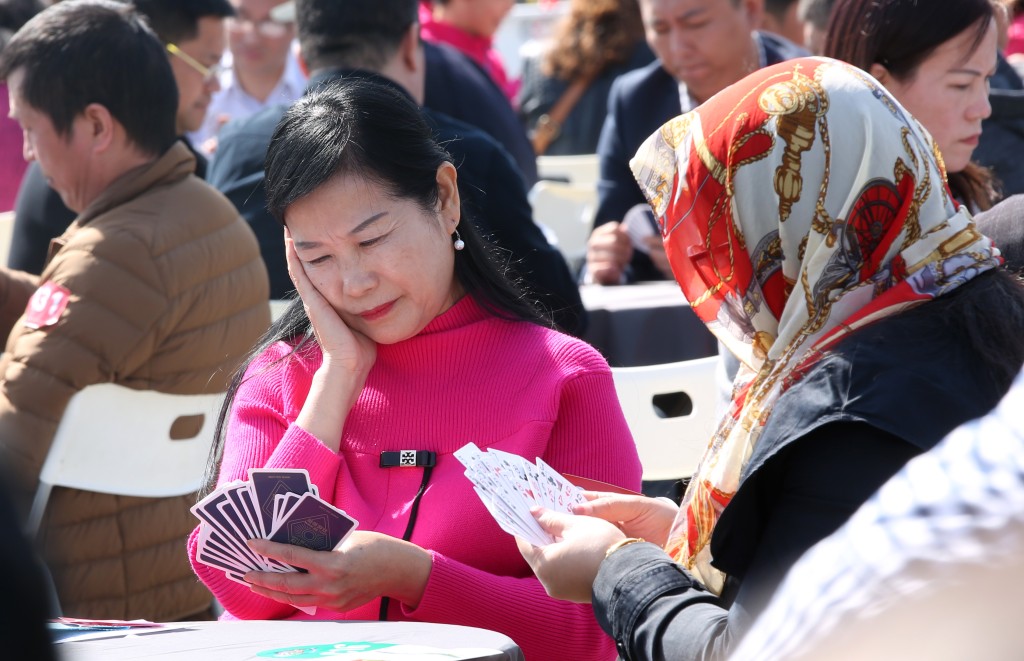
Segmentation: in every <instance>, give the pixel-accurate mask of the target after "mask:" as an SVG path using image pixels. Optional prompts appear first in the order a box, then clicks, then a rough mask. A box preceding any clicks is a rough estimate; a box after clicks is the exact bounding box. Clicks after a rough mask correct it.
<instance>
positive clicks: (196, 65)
mask: <svg viewBox="0 0 1024 661" xmlns="http://www.w3.org/2000/svg"><path fill="white" fill-rule="evenodd" d="M167 52H168V53H170V54H171V55H173V56H174V57H176V58H178V59H179V60H181V61H182V62H184V63H185V64H187V65H189V66H190V67H192V68H193V69H195V70H196V71H198V72H199V75H201V76H202V77H203V82H207V83H208V82H210V81H211V80H213V79H215V78H220V75H221V74H222V73H224V67H222V66H221V65H220V64H214V65H213V66H212V67H208V66H206V65H205V64H203V63H202V62H200V61H199V60H197V59H196V58H194V57H192V56H191V55H189V54H188V53H186V52H185V51H183V50H181V49H180V48H178V46H177V45H176V44H173V43H168V44H167Z"/></svg>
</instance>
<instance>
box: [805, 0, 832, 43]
mask: <svg viewBox="0 0 1024 661" xmlns="http://www.w3.org/2000/svg"><path fill="white" fill-rule="evenodd" d="M834 4H835V0H799V2H798V4H797V10H796V12H797V18H798V19H799V20H800V22H801V23H803V26H804V37H803V40H802V41H801V42H800V43H802V44H803V45H804V46H806V47H807V50H809V51H811V54H812V55H821V54H822V53H823V52H824V51H825V34H826V33H827V32H828V19H829V17H830V16H831V14H832V5H834Z"/></svg>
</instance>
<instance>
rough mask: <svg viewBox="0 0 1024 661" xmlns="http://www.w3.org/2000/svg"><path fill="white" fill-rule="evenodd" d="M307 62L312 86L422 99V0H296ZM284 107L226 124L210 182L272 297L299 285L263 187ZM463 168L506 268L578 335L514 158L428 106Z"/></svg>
mask: <svg viewBox="0 0 1024 661" xmlns="http://www.w3.org/2000/svg"><path fill="white" fill-rule="evenodd" d="M296 11H297V23H298V36H299V46H300V49H301V54H300V56H301V58H302V60H303V61H304V62H305V64H306V66H307V68H308V70H309V71H310V72H311V74H312V77H311V79H310V82H309V89H310V90H313V89H316V88H317V87H318V86H319V85H321V84H323V83H325V82H327V81H333V80H337V79H339V78H346V77H363V78H374V79H381V80H387V81H389V83H390V84H392V85H395V86H397V87H399V88H400V89H402V91H403V93H404V94H407V95H409V96H410V97H411V98H412V99H413V100H415V101H416V102H417V103H418V104H422V101H423V89H424V59H423V44H422V42H421V41H420V38H419V24H418V23H417V0H346V2H334V1H333V0H297V1H296ZM284 111H285V107H284V106H276V107H272V108H268V109H266V110H264V111H261V112H260V113H257V114H256V115H253V116H252V117H249V118H247V119H245V120H241V121H239V122H233V123H232V124H231V125H229V126H227V127H225V128H224V131H223V133H222V135H221V140H220V146H219V148H218V149H217V154H216V155H215V157H214V159H213V164H212V166H211V173H210V182H211V183H212V184H213V185H214V186H215V187H217V188H218V189H219V190H220V191H221V192H223V193H224V194H225V195H227V196H228V198H229V199H230V200H231V201H232V202H234V204H235V206H236V207H237V208H238V209H239V210H240V211H241V213H242V216H243V217H244V218H245V219H246V220H247V221H248V223H249V225H250V226H251V227H252V228H253V230H254V231H255V232H256V236H257V239H258V240H259V242H260V251H261V253H262V255H263V259H264V261H265V262H266V264H267V269H268V270H269V272H270V295H271V298H275V299H280V298H285V297H286V296H288V294H289V293H290V292H291V291H292V290H293V289H294V285H293V283H292V281H291V279H290V278H289V277H288V272H287V262H286V260H285V252H284V245H283V244H282V243H281V228H280V224H279V223H278V222H277V221H276V220H275V219H274V218H273V217H272V216H271V215H270V213H269V212H268V210H267V206H266V194H265V191H264V186H263V182H264V172H263V163H264V156H265V154H266V151H267V145H269V144H270V137H271V135H272V134H273V131H274V127H275V126H276V125H277V122H278V120H279V119H280V118H281V116H282V115H283V114H284ZM426 115H427V118H428V121H430V122H431V123H432V125H433V126H434V128H435V130H437V131H438V135H439V137H440V139H442V140H444V141H445V142H446V143H447V144H448V148H449V149H451V151H452V154H453V156H454V157H455V160H456V163H457V164H458V167H459V174H460V189H461V190H462V192H463V198H464V204H465V205H466V211H467V214H468V218H467V219H468V220H471V221H473V222H475V223H478V227H479V228H480V230H481V232H482V233H483V234H484V235H485V236H486V237H487V238H488V239H490V240H492V241H493V243H494V244H495V245H496V247H497V250H498V252H499V253H500V254H501V262H502V263H503V264H504V265H505V266H506V268H507V269H508V270H509V273H510V274H513V273H515V274H518V277H521V278H522V280H523V282H524V284H525V285H526V286H527V287H526V288H527V289H528V290H529V291H530V295H531V296H532V297H534V300H537V301H538V302H539V303H540V305H541V307H542V308H544V309H545V310H547V311H550V313H551V314H552V315H553V316H554V319H555V321H556V323H557V324H558V326H559V327H560V328H562V329H564V330H565V331H566V332H569V333H571V334H576V335H579V334H582V332H583V329H584V328H585V324H586V311H585V310H584V308H583V303H582V301H581V300H580V294H579V289H578V287H577V285H576V283H575V280H574V279H573V277H572V274H571V273H570V271H569V267H568V265H567V264H566V262H565V259H564V258H563V257H562V255H561V253H559V252H558V250H557V249H556V248H554V247H553V246H551V245H550V244H549V243H548V242H547V240H546V239H545V238H544V235H543V234H542V233H541V231H540V228H539V227H538V226H537V225H536V224H535V223H534V222H533V217H532V211H531V209H530V205H529V202H528V201H527V199H526V187H525V185H524V184H523V180H522V177H521V176H520V175H519V173H518V171H517V170H516V167H515V165H514V164H513V163H512V161H511V159H510V158H509V156H508V154H507V153H506V152H505V151H504V150H503V149H502V148H501V146H500V145H498V144H497V143H495V142H494V140H492V139H491V138H490V137H489V136H487V135H486V134H485V133H483V132H482V131H479V130H477V129H475V128H473V127H471V126H469V125H468V124H463V123H461V122H457V121H455V120H453V119H451V118H450V117H447V116H445V115H442V114H440V113H436V112H432V111H431V110H429V109H428V110H426Z"/></svg>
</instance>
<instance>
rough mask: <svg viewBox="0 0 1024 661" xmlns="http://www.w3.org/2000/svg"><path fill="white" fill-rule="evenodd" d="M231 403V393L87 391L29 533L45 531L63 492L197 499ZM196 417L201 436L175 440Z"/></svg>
mask: <svg viewBox="0 0 1024 661" xmlns="http://www.w3.org/2000/svg"><path fill="white" fill-rule="evenodd" d="M223 399H224V393H214V394H208V395H170V394H167V393H160V392H155V391H151V390H134V389H131V388H126V387H124V386H119V385H114V384H111V383H103V384H97V385H93V386H88V387H86V388H84V389H83V390H80V391H79V392H78V393H76V394H75V395H74V396H73V397H72V398H71V401H70V402H69V403H68V406H67V409H65V411H64V415H63V416H62V417H61V421H60V425H59V426H58V427H57V433H56V435H55V436H54V439H53V444H52V445H51V446H50V452H49V454H47V456H46V461H45V463H44V464H43V469H42V471H41V473H40V477H39V488H38V489H37V490H36V496H35V500H34V501H33V503H32V511H31V514H30V515H29V531H30V532H31V533H33V534H34V533H35V532H36V531H37V530H38V528H39V523H40V521H41V520H42V516H43V511H44V510H45V509H46V503H47V501H48V500H49V496H50V491H51V489H52V488H53V487H55V486H62V487H70V488H74V489H82V490H85V491H96V492H100V493H109V494H118V495H123V496H142V497H149V498H161V497H168V496H180V495H185V494H188V493H192V492H194V491H197V490H198V489H199V488H200V486H202V481H203V476H204V473H205V470H206V463H207V458H208V456H209V453H210V448H211V446H212V444H213V435H214V429H215V427H216V423H217V413H218V411H219V409H220V405H221V402H222V401H223ZM192 416H196V417H198V416H201V424H200V421H199V420H196V421H195V422H196V425H198V426H199V431H198V433H196V434H195V435H194V436H191V437H189V438H183V439H181V440H175V438H174V437H176V436H178V435H179V433H178V427H177V426H175V422H176V421H178V420H179V419H183V418H190V417H192ZM181 422H182V423H188V422H192V421H190V420H182V421H181ZM187 426H188V425H187V424H182V425H180V427H181V428H182V429H184V428H185V427H187ZM172 427H174V429H173V431H172ZM194 429H195V425H193V426H191V429H189V431H194Z"/></svg>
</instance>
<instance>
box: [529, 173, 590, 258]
mask: <svg viewBox="0 0 1024 661" xmlns="http://www.w3.org/2000/svg"><path fill="white" fill-rule="evenodd" d="M530 204H532V205H533V219H534V221H536V222H537V224H539V225H541V226H542V227H544V228H547V229H549V230H550V231H551V232H552V233H553V234H554V235H555V239H556V241H555V242H554V245H556V246H557V247H558V249H559V251H561V253H562V256H563V257H565V259H566V261H567V262H569V266H570V268H571V269H572V270H573V271H575V270H577V269H578V268H579V266H580V265H581V264H582V263H583V260H584V259H585V258H586V256H587V239H588V238H590V230H591V229H592V227H593V224H594V212H595V211H596V210H597V191H596V189H594V188H593V187H592V186H591V187H585V186H576V185H574V184H562V183H558V182H554V181H538V182H537V183H536V184H534V186H533V188H532V189H531V190H530Z"/></svg>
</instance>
